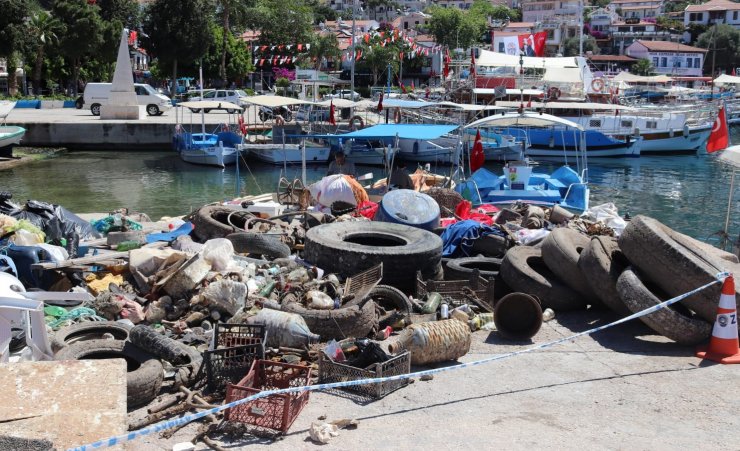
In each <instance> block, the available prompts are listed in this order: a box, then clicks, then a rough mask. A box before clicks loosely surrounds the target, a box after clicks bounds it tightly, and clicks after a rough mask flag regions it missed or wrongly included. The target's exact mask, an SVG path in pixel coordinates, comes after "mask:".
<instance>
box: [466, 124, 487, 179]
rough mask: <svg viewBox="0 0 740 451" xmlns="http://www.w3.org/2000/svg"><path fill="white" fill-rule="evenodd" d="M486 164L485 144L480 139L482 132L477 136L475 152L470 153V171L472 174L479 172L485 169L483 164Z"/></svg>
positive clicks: (474, 146)
mask: <svg viewBox="0 0 740 451" xmlns="http://www.w3.org/2000/svg"><path fill="white" fill-rule="evenodd" d="M485 162H486V155H485V154H484V153H483V143H482V142H481V138H480V130H478V133H476V134H475V143H474V144H473V151H472V152H471V153H470V170H471V171H472V172H475V171H477V170H478V169H480V168H481V167H483V163H485Z"/></svg>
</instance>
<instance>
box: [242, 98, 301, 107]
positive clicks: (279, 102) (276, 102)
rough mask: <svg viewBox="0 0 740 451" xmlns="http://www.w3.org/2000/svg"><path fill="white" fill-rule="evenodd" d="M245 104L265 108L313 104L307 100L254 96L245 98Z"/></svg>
mask: <svg viewBox="0 0 740 451" xmlns="http://www.w3.org/2000/svg"><path fill="white" fill-rule="evenodd" d="M244 101H245V102H249V103H251V104H253V105H259V106H266V107H269V108H275V107H279V106H290V105H306V104H310V103H313V102H309V101H307V100H299V99H294V98H292V97H283V96H254V97H247V98H245V99H244Z"/></svg>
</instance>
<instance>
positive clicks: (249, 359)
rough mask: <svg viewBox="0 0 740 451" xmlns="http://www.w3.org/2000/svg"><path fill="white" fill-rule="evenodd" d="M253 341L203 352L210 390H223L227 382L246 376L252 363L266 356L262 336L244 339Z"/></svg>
mask: <svg viewBox="0 0 740 451" xmlns="http://www.w3.org/2000/svg"><path fill="white" fill-rule="evenodd" d="M242 340H243V341H249V340H251V341H252V342H251V343H249V344H245V345H242V346H234V347H231V348H220V349H212V350H210V351H206V352H204V353H203V360H205V367H206V378H207V386H208V390H209V391H210V392H212V393H217V392H222V391H223V390H224V388H225V387H226V384H229V383H233V382H235V381H238V380H240V379H241V378H243V377H244V375H245V374H247V372H249V370H250V368H252V364H253V363H254V362H255V361H257V360H259V359H264V358H265V344H264V341H262V339H260V338H251V339H246V338H245V339H242Z"/></svg>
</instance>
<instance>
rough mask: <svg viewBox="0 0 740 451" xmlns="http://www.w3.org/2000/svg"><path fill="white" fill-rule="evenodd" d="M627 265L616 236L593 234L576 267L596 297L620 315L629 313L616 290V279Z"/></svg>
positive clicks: (627, 262)
mask: <svg viewBox="0 0 740 451" xmlns="http://www.w3.org/2000/svg"><path fill="white" fill-rule="evenodd" d="M627 266H629V261H628V260H627V257H625V256H624V254H623V253H622V251H621V250H620V249H619V244H618V243H617V239H616V238H612V237H610V236H595V237H593V238H591V242H590V243H589V244H588V246H586V248H585V249H583V252H581V256H580V257H579V258H578V267H579V268H580V269H581V272H582V273H583V276H584V277H585V279H586V282H588V284H589V286H590V287H591V290H593V292H594V294H595V295H596V297H598V298H599V300H600V301H601V302H602V303H604V305H606V306H607V307H609V308H610V309H611V310H613V311H614V312H616V313H617V314H619V315H620V316H627V315H631V314H632V312H631V311H630V309H628V308H627V306H626V305H624V302H622V298H621V297H620V296H619V292H617V280H618V279H619V276H620V275H621V274H622V271H624V269H625V268H626V267H627Z"/></svg>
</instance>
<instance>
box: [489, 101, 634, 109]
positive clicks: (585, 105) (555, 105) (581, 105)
mask: <svg viewBox="0 0 740 451" xmlns="http://www.w3.org/2000/svg"><path fill="white" fill-rule="evenodd" d="M521 104H522V102H510V101H509V102H507V101H498V102H496V105H500V106H502V107H506V108H519V106H520V105H521ZM527 105H528V104H527V103H525V104H524V108H527V109H533V110H534V109H537V108H544V109H552V110H596V111H599V110H600V111H636V110H637V108H634V107H630V106H626V105H617V104H613V103H596V102H532V106H527Z"/></svg>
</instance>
